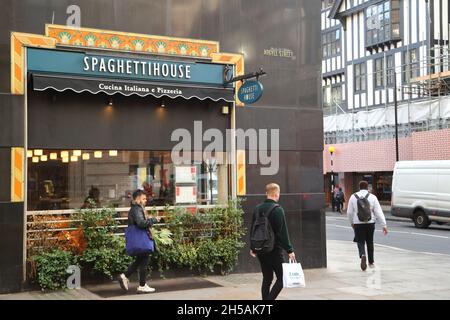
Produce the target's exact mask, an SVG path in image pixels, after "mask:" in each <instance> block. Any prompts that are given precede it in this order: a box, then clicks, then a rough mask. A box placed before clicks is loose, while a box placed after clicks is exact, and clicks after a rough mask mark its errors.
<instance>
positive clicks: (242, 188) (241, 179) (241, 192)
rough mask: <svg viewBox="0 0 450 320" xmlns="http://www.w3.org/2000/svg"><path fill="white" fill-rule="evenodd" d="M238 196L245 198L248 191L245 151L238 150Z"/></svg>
mask: <svg viewBox="0 0 450 320" xmlns="http://www.w3.org/2000/svg"><path fill="white" fill-rule="evenodd" d="M236 158H237V195H238V196H245V195H246V189H247V185H246V184H247V179H246V170H245V168H246V167H245V161H246V160H245V150H237V152H236Z"/></svg>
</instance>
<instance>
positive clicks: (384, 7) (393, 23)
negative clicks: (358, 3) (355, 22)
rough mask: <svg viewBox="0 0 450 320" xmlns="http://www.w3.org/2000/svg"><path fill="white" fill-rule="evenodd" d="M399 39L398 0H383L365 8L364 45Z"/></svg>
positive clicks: (368, 45)
mask: <svg viewBox="0 0 450 320" xmlns="http://www.w3.org/2000/svg"><path fill="white" fill-rule="evenodd" d="M398 40H400V0H389V1H383V2H380V3H378V4H375V5H372V6H370V7H368V8H367V9H366V46H367V47H370V46H373V45H377V44H381V43H384V42H388V41H398Z"/></svg>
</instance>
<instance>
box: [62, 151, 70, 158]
mask: <svg viewBox="0 0 450 320" xmlns="http://www.w3.org/2000/svg"><path fill="white" fill-rule="evenodd" d="M61 158H69V151H61Z"/></svg>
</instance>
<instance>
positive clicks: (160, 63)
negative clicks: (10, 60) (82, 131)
mask: <svg viewBox="0 0 450 320" xmlns="http://www.w3.org/2000/svg"><path fill="white" fill-rule="evenodd" d="M27 57H28V63H27V69H28V71H29V72H30V73H31V76H32V79H33V89H34V90H37V91H43V90H46V89H49V88H51V89H55V90H57V91H64V90H73V91H75V92H82V91H89V92H91V93H99V92H104V93H106V94H109V95H113V94H115V93H121V94H123V95H131V94H137V95H140V96H146V95H153V96H155V97H158V98H159V97H161V96H168V97H170V98H176V97H183V98H186V99H190V98H192V97H196V98H198V99H201V100H204V99H207V98H209V99H212V100H214V101H218V100H224V101H226V102H233V101H234V100H235V98H234V90H233V87H232V86H229V85H225V84H224V67H225V66H224V65H222V64H213V63H204V62H191V61H171V60H159V59H147V58H140V57H139V58H135V57H122V56H119V57H117V56H101V55H94V54H89V53H85V52H79V51H64V50H48V49H40V48H28V51H27Z"/></svg>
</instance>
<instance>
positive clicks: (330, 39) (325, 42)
mask: <svg viewBox="0 0 450 320" xmlns="http://www.w3.org/2000/svg"><path fill="white" fill-rule="evenodd" d="M340 53H341V30H340V29H337V30H333V31H330V32H327V33H324V34H322V56H323V57H324V58H329V57H333V56H336V55H339V54H340Z"/></svg>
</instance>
